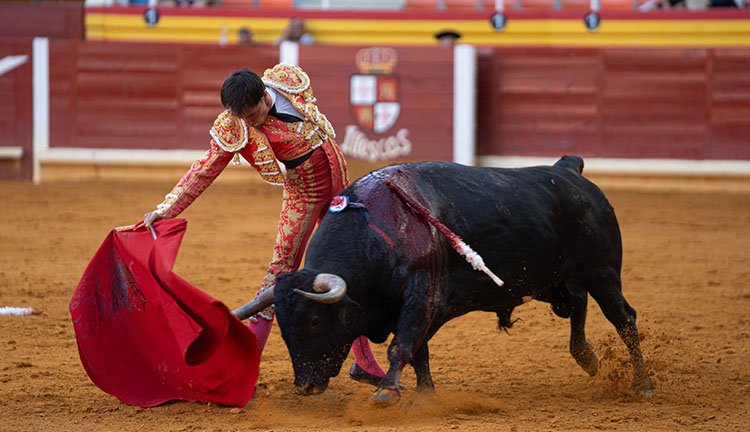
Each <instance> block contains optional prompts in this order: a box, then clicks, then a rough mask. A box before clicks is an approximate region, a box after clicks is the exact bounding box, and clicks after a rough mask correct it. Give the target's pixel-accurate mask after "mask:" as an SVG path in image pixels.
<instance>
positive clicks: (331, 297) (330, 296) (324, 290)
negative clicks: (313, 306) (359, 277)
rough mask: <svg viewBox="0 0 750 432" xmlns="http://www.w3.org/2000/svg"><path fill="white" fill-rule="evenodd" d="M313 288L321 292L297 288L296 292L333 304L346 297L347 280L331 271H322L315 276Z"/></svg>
mask: <svg viewBox="0 0 750 432" xmlns="http://www.w3.org/2000/svg"><path fill="white" fill-rule="evenodd" d="M313 289H314V290H315V291H317V292H319V293H320V294H315V293H311V292H307V291H302V290H299V289H295V290H294V292H295V293H297V294H299V295H301V296H302V297H304V298H306V299H308V300H312V301H315V302H318V303H325V304H331V303H336V302H337V301H339V300H341V299H342V298H344V296H345V295H346V282H344V279H342V278H341V277H340V276H336V275H335V274H330V273H321V274H319V275H317V276H315V282H313Z"/></svg>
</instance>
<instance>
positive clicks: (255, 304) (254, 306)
mask: <svg viewBox="0 0 750 432" xmlns="http://www.w3.org/2000/svg"><path fill="white" fill-rule="evenodd" d="M274 288H276V286H275V285H274V286H272V287H270V288H268V289H266V290H263V291H261V292H260V294H258V295H257V296H255V298H254V299H252V300H250V301H249V302H247V303H246V304H245V305H244V306H241V307H238V308H237V309H235V310H233V311H232V315H234V316H236V317H237V318H238V319H240V320H245V319H248V318H250V317H251V316H253V315H255V314H257V313H258V312H260V311H262V310H263V309H265V308H267V307H268V306H271V305H272V304H273V302H274Z"/></svg>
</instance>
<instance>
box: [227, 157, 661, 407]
mask: <svg viewBox="0 0 750 432" xmlns="http://www.w3.org/2000/svg"><path fill="white" fill-rule="evenodd" d="M582 173H583V159H581V158H580V157H577V156H564V157H563V158H561V159H560V160H559V161H557V162H556V163H555V164H554V165H553V166H538V167H529V168H521V169H502V168H477V167H468V166H463V165H459V164H453V163H440V162H424V163H414V164H402V165H393V166H390V167H386V168H382V169H380V170H376V171H373V172H371V173H370V174H368V175H366V176H364V177H362V178H361V179H359V180H357V181H356V182H355V183H353V184H352V185H351V186H349V187H348V188H347V189H346V190H345V191H344V192H343V194H342V195H346V196H348V197H349V199H350V204H349V206H348V207H347V208H345V209H344V210H343V211H341V212H339V213H335V214H328V215H327V216H326V217H325V218H323V220H322V222H321V224H320V227H319V229H318V230H317V232H316V233H315V235H314V237H313V238H312V240H311V241H310V245H309V248H308V249H307V255H306V260H305V265H304V268H303V269H302V270H299V271H296V272H293V273H289V274H285V275H281V276H279V277H278V278H277V279H276V284H275V286H274V289H273V290H267V291H266V292H265V293H264V294H261V295H260V296H258V297H256V298H255V299H253V300H252V301H250V302H249V303H248V304H246V305H245V306H243V307H241V308H239V309H237V310H236V311H234V313H235V315H236V316H238V317H239V318H240V319H244V318H247V317H249V316H251V315H253V314H254V313H256V312H258V311H260V310H262V309H264V308H265V307H267V306H269V305H270V304H274V303H275V307H276V314H277V315H276V316H277V319H278V325H279V328H280V330H281V335H282V337H283V339H284V341H285V343H286V345H287V348H288V350H289V354H290V356H291V359H292V362H293V366H294V375H295V379H294V382H295V386H296V388H297V391H298V392H299V393H302V394H312V393H320V392H322V391H324V390H325V389H326V387H327V385H328V383H329V380H330V378H331V377H334V376H336V375H338V373H339V372H340V370H341V367H342V364H343V362H344V360H345V358H346V357H347V354H348V352H349V349H350V348H351V345H352V342H353V341H354V339H355V338H357V337H358V336H359V335H364V336H366V337H367V338H369V339H370V340H372V341H373V342H376V343H383V342H385V341H386V339H387V337H388V336H389V335H390V334H393V340H392V342H391V344H390V345H389V347H388V361H389V369H388V372H387V373H386V375H385V377H383V379H382V380H380V382H379V383H378V384H377V390H376V391H375V400H376V401H380V402H385V403H388V402H393V401H396V400H398V397H399V395H400V388H401V384H400V382H399V379H400V376H401V373H402V370H403V368H404V367H405V366H406V365H407V364H410V365H411V366H412V367H413V368H414V371H415V374H416V381H417V383H416V387H417V389H418V390H434V383H433V380H432V376H431V374H430V362H429V348H428V342H429V340H430V339H431V338H432V336H433V335H434V334H435V333H436V332H437V331H438V329H440V327H441V326H442V325H443V324H445V323H446V322H448V321H449V320H451V319H453V318H456V317H459V316H461V315H464V314H466V313H468V312H471V311H477V310H478V311H486V312H494V313H496V314H497V318H498V324H499V327H500V328H502V329H506V328H508V327H510V326H511V325H512V324H513V323H512V320H511V313H512V312H513V309H514V308H515V307H516V306H519V305H521V304H522V303H524V302H526V301H529V300H531V299H534V300H538V301H542V302H547V303H549V304H551V307H552V310H553V311H554V313H555V314H556V315H558V316H560V317H563V318H570V345H569V349H570V353H571V355H572V356H573V358H574V359H575V360H576V362H577V363H578V364H579V365H580V366H581V368H583V370H584V371H586V372H587V373H588V374H589V375H591V376H594V375H595V374H596V373H597V370H598V366H599V361H598V358H597V356H596V354H595V353H594V350H593V347H592V345H591V344H590V343H589V342H588V341H587V340H586V334H585V323H586V307H587V302H588V295H589V294H590V295H591V297H592V298H593V299H594V300H595V301H596V303H597V304H598V305H599V307H600V308H601V310H602V312H603V313H604V315H605V317H606V318H607V319H608V320H609V321H610V322H611V323H612V325H614V327H615V329H616V330H617V333H618V334H619V336H620V338H621V339H622V341H623V342H624V343H625V345H626V346H627V349H628V351H629V354H630V358H631V361H632V364H633V371H634V377H633V381H632V391H633V392H634V393H635V394H637V395H644V396H650V395H651V393H652V390H653V383H652V381H651V379H650V378H649V377H648V374H647V372H646V369H645V365H644V360H643V355H642V353H641V350H640V347H639V339H638V329H637V327H636V311H635V309H633V307H631V306H630V305H629V304H628V302H627V301H626V300H625V298H624V297H623V294H622V285H621V278H620V269H621V265H622V244H621V238H620V230H619V226H618V223H617V218H616V216H615V212H614V210H613V208H612V206H611V205H610V203H609V201H608V200H607V198H606V197H605V196H604V193H603V192H602V191H601V190H600V189H599V188H598V187H597V186H596V185H594V184H593V183H592V182H590V181H589V180H587V179H586V178H585V177H583V175H582ZM389 186H390V187H389ZM396 191H398V192H400V193H396ZM406 197H409V198H410V199H411V200H413V201H415V202H417V203H418V204H417V207H418V206H419V205H422V206H424V207H423V208H424V209H427V211H428V212H429V215H428V216H425V215H424V214H420V213H419V212H418V211H416V210H415V208H414V207H415V206H414V205H410V204H409V203H408V201H407V200H406V199H405V198H406ZM430 217H434V218H435V219H436V220H439V221H440V222H441V223H442V224H444V226H446V227H448V228H450V229H451V230H452V231H453V233H455V235H457V236H460V237H461V238H462V239H463V240H464V241H465V242H466V243H467V244H468V245H470V246H471V247H472V248H473V249H474V250H475V251H476V252H477V253H478V254H479V256H480V257H481V258H483V260H484V263H485V264H486V266H487V268H489V269H491V270H493V271H494V272H496V273H497V274H498V275H499V276H500V277H501V278H502V279H503V281H504V284H502V282H501V283H500V284H502V286H499V285H500V284H498V283H496V282H495V281H493V280H492V279H491V278H490V277H488V276H487V275H485V274H484V273H481V272H478V271H475V270H474V269H473V268H472V266H471V265H469V264H468V263H467V261H466V260H465V259H464V257H462V256H461V254H459V253H458V252H457V251H456V248H454V247H453V246H452V244H451V242H449V241H448V240H449V239H448V237H447V236H446V235H444V233H442V232H438V230H437V229H436V227H435V225H434V224H431V223H428V222H429V221H428V219H429V218H430Z"/></svg>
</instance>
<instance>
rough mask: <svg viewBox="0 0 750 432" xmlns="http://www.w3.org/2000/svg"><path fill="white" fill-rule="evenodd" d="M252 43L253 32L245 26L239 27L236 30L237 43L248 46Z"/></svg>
mask: <svg viewBox="0 0 750 432" xmlns="http://www.w3.org/2000/svg"><path fill="white" fill-rule="evenodd" d="M252 44H253V32H251V31H250V29H249V28H247V27H240V28H239V30H237V45H240V46H250V45H252Z"/></svg>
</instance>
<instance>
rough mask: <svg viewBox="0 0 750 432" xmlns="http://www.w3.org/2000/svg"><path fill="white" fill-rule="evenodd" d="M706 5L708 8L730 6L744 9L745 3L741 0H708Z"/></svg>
mask: <svg viewBox="0 0 750 432" xmlns="http://www.w3.org/2000/svg"><path fill="white" fill-rule="evenodd" d="M708 7H710V8H717V7H730V8H738V9H744V8H745V7H746V5H745V2H744V1H743V0H709V2H708Z"/></svg>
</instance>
